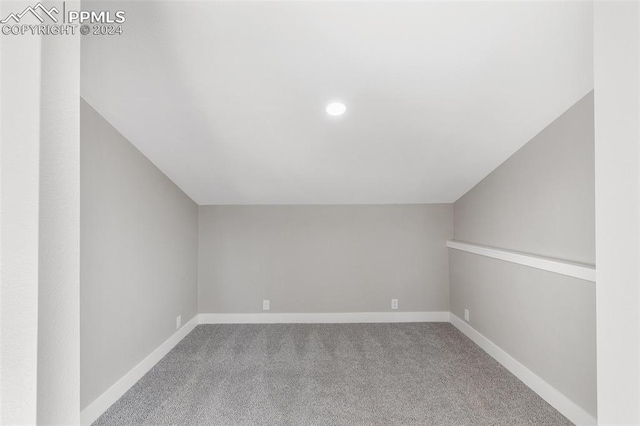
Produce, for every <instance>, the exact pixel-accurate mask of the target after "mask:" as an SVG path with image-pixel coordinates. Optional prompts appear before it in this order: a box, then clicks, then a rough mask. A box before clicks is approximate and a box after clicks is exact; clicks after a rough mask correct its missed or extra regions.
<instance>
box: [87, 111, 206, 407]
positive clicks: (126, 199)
mask: <svg viewBox="0 0 640 426" xmlns="http://www.w3.org/2000/svg"><path fill="white" fill-rule="evenodd" d="M80 140H81V148H80V153H81V212H80V215H81V232H80V235H81V241H80V243H81V259H80V265H81V272H80V306H81V309H80V311H81V312H80V320H81V330H80V334H81V345H80V346H81V347H80V356H81V368H80V381H81V408H85V407H86V406H87V405H88V404H89V403H91V402H92V401H93V400H94V399H95V398H96V397H98V396H99V395H101V394H102V393H103V392H104V391H105V390H107V388H109V386H111V385H112V384H113V383H115V382H116V381H117V380H118V379H120V378H121V377H122V376H123V375H124V374H125V373H127V372H128V371H129V370H130V369H131V368H133V367H134V366H135V365H136V364H138V363H139V362H140V361H142V360H143V359H144V358H145V357H146V356H147V355H149V353H151V352H152V351H153V350H154V349H156V348H157V347H158V346H159V345H160V344H161V343H162V342H164V341H165V340H166V339H167V338H168V337H169V336H171V335H172V334H173V333H175V331H176V316H178V315H182V323H183V324H184V323H186V322H187V321H189V320H190V319H191V318H193V317H194V316H195V315H196V313H197V303H198V302H197V249H198V207H197V205H196V204H195V203H194V202H193V201H191V199H189V198H188V197H187V196H186V195H185V194H184V193H183V192H182V191H181V190H180V189H179V188H178V187H177V186H176V185H175V184H174V183H172V182H171V181H170V180H169V179H168V178H167V177H166V176H165V175H164V174H162V173H161V172H160V171H159V170H158V169H157V168H156V167H155V166H154V165H153V164H152V163H151V162H150V161H149V160H147V159H146V158H145V157H144V156H143V155H142V154H141V153H140V152H139V151H137V150H136V149H135V148H134V147H133V145H131V144H130V143H129V142H128V141H127V140H126V139H125V138H124V137H123V136H122V135H120V134H119V133H118V131H117V130H115V129H114V128H113V127H112V126H111V125H110V124H109V123H107V122H106V121H105V120H104V118H102V116H100V114H98V113H97V112H96V111H95V110H94V109H93V108H92V107H91V106H89V104H87V103H86V102H85V101H84V100H83V101H82V105H81V110H80Z"/></svg>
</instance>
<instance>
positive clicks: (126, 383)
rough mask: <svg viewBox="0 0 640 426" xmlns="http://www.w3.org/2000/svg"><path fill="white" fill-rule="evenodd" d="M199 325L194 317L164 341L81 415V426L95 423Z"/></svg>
mask: <svg viewBox="0 0 640 426" xmlns="http://www.w3.org/2000/svg"><path fill="white" fill-rule="evenodd" d="M197 325H198V315H196V316H195V317H193V318H192V319H191V320H190V321H189V322H187V323H186V324H185V325H183V326H182V327H181V328H180V329H179V330H178V331H176V332H175V333H174V334H173V335H172V336H171V337H169V338H168V339H167V340H165V341H164V343H162V344H161V345H160V346H158V348H157V349H156V350H154V351H153V352H151V353H150V354H149V355H148V356H147V357H146V358H145V359H143V360H142V361H140V363H139V364H138V365H136V366H135V367H133V368H132V369H131V370H130V371H129V372H128V373H127V374H125V375H124V376H123V377H122V378H121V379H120V380H118V381H117V382H116V383H114V384H113V385H112V386H111V387H110V388H109V389H107V390H106V391H105V392H104V393H103V394H102V395H100V396H99V397H98V398H97V399H96V400H95V401H93V402H92V403H91V404H89V406H87V408H85V409H84V410H82V412H81V413H80V424H81V425H82V426H89V425H90V424H91V423H93V422H95V421H96V420H97V419H98V417H100V416H101V415H102V413H104V412H105V411H107V409H108V408H109V407H111V405H112V404H113V403H114V402H116V401H117V400H118V399H119V398H120V397H121V396H122V395H124V394H125V393H126V392H127V391H128V390H129V389H131V387H132V386H133V385H135V384H136V382H137V381H138V380H140V379H141V378H142V376H144V375H145V374H147V372H148V371H149V370H151V368H153V366H154V365H156V364H157V363H158V361H160V360H161V359H162V358H163V357H164V356H165V355H166V354H168V353H169V351H170V350H171V349H173V348H174V347H175V346H176V345H177V344H178V343H179V342H180V341H181V340H182V339H184V338H185V337H186V336H187V334H189V333H191V331H192V330H193V329H194V328H196V326H197Z"/></svg>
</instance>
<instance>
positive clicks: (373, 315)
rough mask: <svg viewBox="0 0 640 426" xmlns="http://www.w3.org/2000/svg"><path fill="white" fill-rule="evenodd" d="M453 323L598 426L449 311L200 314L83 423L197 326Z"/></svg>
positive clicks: (558, 403)
mask: <svg viewBox="0 0 640 426" xmlns="http://www.w3.org/2000/svg"><path fill="white" fill-rule="evenodd" d="M394 322H451V324H453V326H454V327H456V328H457V329H458V330H460V331H461V332H462V333H463V334H464V335H466V336H467V337H468V338H469V339H471V340H472V341H473V342H474V343H476V344H477V345H478V346H480V348H482V349H483V350H484V351H485V352H486V353H488V354H489V355H490V356H491V357H493V358H494V359H495V360H496V361H498V362H499V363H500V364H502V365H503V366H504V367H505V368H506V369H507V370H509V371H510V372H511V373H512V374H513V375H515V376H516V377H517V378H518V379H520V380H521V381H522V382H523V383H524V384H526V385H527V386H529V387H530V388H531V389H532V390H533V391H534V392H536V393H537V394H538V395H540V397H541V398H542V399H544V400H545V401H547V402H548V403H549V404H550V405H551V406H553V407H554V408H555V409H556V410H558V411H559V412H560V413H562V414H563V415H564V416H565V417H567V418H568V419H569V420H571V421H572V422H573V423H575V424H576V425H596V424H597V421H596V419H595V418H594V417H593V416H592V415H590V414H589V413H587V412H586V411H585V410H584V409H582V408H581V407H580V406H578V405H577V404H576V403H574V402H573V401H571V400H570V399H569V398H567V397H566V396H565V395H563V394H562V393H561V392H560V391H558V390H557V389H555V388H554V387H553V386H551V385H550V384H549V383H547V382H546V381H544V380H543V379H542V378H540V377H539V376H537V375H536V374H535V373H534V372H532V371H531V370H529V369H528V368H527V367H525V366H524V365H523V364H521V363H520V362H519V361H517V360H516V359H515V358H513V357H512V356H511V355H509V354H508V353H506V352H505V351H504V350H502V349H501V348H500V347H498V346H497V345H496V344H495V343H493V342H492V341H491V340H489V339H488V338H486V337H485V336H484V335H482V334H481V333H480V332H478V331H477V330H475V329H474V328H473V327H471V326H470V325H469V324H467V323H466V322H464V321H462V320H461V319H460V318H458V317H457V316H456V315H454V314H452V313H449V312H350V313H314V314H307V313H255V314H199V315H196V316H195V317H193V318H192V319H191V320H190V321H189V322H188V323H186V324H185V325H184V326H183V327H182V328H181V329H180V330H178V331H176V332H175V333H174V334H173V335H172V336H171V337H169V338H168V339H167V340H166V341H165V342H164V343H162V344H161V345H160V346H159V347H158V348H157V349H156V350H154V351H153V352H152V353H151V354H149V355H148V356H147V357H146V358H145V359H143V360H142V361H141V362H140V363H139V364H138V365H136V366H135V367H134V368H132V369H131V370H130V371H129V372H128V373H127V374H125V375H124V376H123V377H122V378H121V379H120V380H118V381H117V382H116V383H114V384H113V385H112V386H111V387H110V388H109V389H107V390H106V391H105V392H104V393H103V394H102V395H100V396H99V397H98V398H97V399H96V400H95V401H93V402H92V403H91V404H89V406H87V408H85V409H84V410H82V412H81V413H80V424H81V425H82V426H90V425H91V423H93V422H94V421H96V420H97V419H98V417H100V416H101V415H102V414H103V413H104V412H105V411H106V410H107V409H108V408H109V407H110V406H111V405H112V404H113V403H115V402H116V401H117V400H118V399H119V398H120V397H121V396H122V395H124V394H125V393H126V392H127V391H128V390H129V389H131V387H132V386H133V385H135V384H136V382H137V381H138V380H140V379H141V378H142V376H144V375H145V374H146V373H147V372H148V371H149V370H151V368H153V366H155V365H156V364H157V363H158V362H159V361H160V360H161V359H162V358H163V357H164V356H165V355H166V354H168V353H169V351H171V349H173V348H174V347H175V346H176V345H177V344H178V343H179V342H180V341H181V340H182V339H184V338H185V337H186V336H187V334H189V333H190V332H191V331H192V330H193V329H194V328H195V327H196V326H197V325H198V324H287V323H289V324H296V323H297V324H312V323H318V324H329V323H394Z"/></svg>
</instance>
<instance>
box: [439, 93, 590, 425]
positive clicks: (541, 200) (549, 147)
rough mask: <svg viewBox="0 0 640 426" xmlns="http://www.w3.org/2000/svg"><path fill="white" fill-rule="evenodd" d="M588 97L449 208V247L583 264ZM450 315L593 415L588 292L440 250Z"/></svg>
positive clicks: (580, 285)
mask: <svg viewBox="0 0 640 426" xmlns="http://www.w3.org/2000/svg"><path fill="white" fill-rule="evenodd" d="M594 210H595V197H594V129H593V93H590V94H588V95H587V96H585V97H584V98H583V99H582V100H580V101H579V102H577V103H576V104H575V105H574V106H573V107H571V108H570V109H569V110H568V111H567V112H565V113H564V114H563V115H562V116H560V117H559V118H557V119H556V120H555V121H554V122H553V123H551V124H550V125H549V126H548V127H547V128H546V129H544V130H543V131H542V132H541V133H539V134H538V135H537V136H535V137H534V138H533V139H532V140H531V141H530V142H529V143H527V144H526V145H525V146H524V147H523V148H522V149H520V150H519V151H518V152H517V153H515V154H514V155H513V156H512V157H511V158H509V159H508V160H507V161H506V162H505V163H503V164H502V165H501V166H500V167H498V168H497V169H496V170H495V171H493V172H492V173H491V174H490V175H489V176H487V177H486V178H485V179H484V180H483V181H481V182H480V183H479V184H478V185H477V186H476V187H474V188H473V189H472V190H471V191H469V192H468V193H467V194H465V195H464V196H463V197H462V198H460V199H459V200H458V201H457V202H456V203H455V204H454V235H455V238H456V239H457V240H461V241H468V242H472V243H476V244H482V245H488V246H493V247H497V248H503V249H509V250H516V251H521V252H526V253H531V254H536V255H541V256H547V257H555V258H560V259H566V260H570V261H575V262H582V263H588V264H593V263H594V259H595V236H594V235H595V218H594ZM449 264H450V274H451V275H450V288H451V312H453V313H454V314H455V315H457V316H458V317H460V318H464V309H465V308H467V309H469V310H470V313H471V315H470V325H471V326H472V327H474V328H475V329H476V330H478V331H479V332H480V333H482V334H483V335H485V336H486V337H487V338H489V339H490V340H492V341H493V342H494V343H495V344H497V345H498V346H500V347H501V348H502V349H504V350H505V351H506V352H508V353H509V354H510V355H511V356H513V357H514V358H516V359H517V360H518V361H520V362H521V363H523V364H524V365H525V366H527V367H528V368H529V369H531V370H532V371H533V372H534V373H536V374H537V375H538V376H540V377H542V378H543V379H544V380H546V381H547V382H548V383H550V384H551V385H552V386H554V387H555V388H556V389H558V390H559V391H561V392H562V393H564V394H565V395H566V396H567V397H569V398H570V399H572V400H573V401H574V402H576V403H577V404H578V405H580V406H581V407H583V408H584V409H585V410H586V411H588V412H589V413H591V414H592V415H594V416H595V414H596V332H595V285H594V283H591V282H587V281H582V280H578V279H574V278H570V277H565V276H561V275H556V274H553V273H549V272H545V271H540V270H536V269H532V268H528V267H525V266H521V265H516V264H510V263H506V262H503V261H499V260H495V259H490V258H487V257H482V256H478V255H474V254H469V253H464V252H458V251H455V250H451V251H450V258H449Z"/></svg>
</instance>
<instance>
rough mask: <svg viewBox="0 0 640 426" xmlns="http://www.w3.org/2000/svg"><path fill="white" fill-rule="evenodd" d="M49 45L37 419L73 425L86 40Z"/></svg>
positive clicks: (44, 83)
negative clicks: (82, 72) (83, 45)
mask: <svg viewBox="0 0 640 426" xmlns="http://www.w3.org/2000/svg"><path fill="white" fill-rule="evenodd" d="M66 5H67V7H68V8H74V9H75V8H79V7H80V2H79V1H69V2H67V3H66ZM41 43H42V52H41V60H42V74H41V82H40V90H41V93H40V103H41V113H40V199H39V201H40V205H39V250H38V251H39V252H38V256H39V258H38V281H39V284H38V287H39V288H38V418H37V423H38V424H43V425H53V424H56V425H63V424H66V425H71V424H78V423H79V422H80V417H79V416H80V103H79V99H80V37H62V36H61V37H50V36H43V37H42V42H41Z"/></svg>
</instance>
